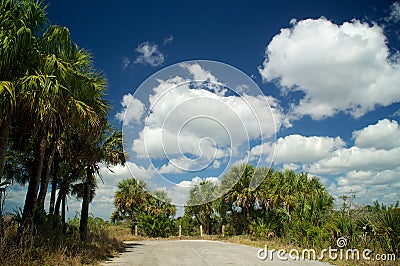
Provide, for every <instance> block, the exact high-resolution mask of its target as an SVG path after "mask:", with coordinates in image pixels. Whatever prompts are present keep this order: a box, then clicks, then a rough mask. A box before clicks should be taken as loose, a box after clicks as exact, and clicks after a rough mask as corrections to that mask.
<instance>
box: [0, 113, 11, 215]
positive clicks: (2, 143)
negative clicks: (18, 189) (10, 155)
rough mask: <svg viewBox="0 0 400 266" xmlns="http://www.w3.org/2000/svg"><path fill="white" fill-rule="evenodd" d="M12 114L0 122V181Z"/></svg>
mask: <svg viewBox="0 0 400 266" xmlns="http://www.w3.org/2000/svg"><path fill="white" fill-rule="evenodd" d="M11 115H12V114H11V113H10V114H8V115H7V116H6V117H4V118H3V122H2V123H0V183H1V177H2V176H3V172H4V164H5V162H6V153H7V147H8V137H9V135H10V125H11ZM0 212H1V210H0Z"/></svg>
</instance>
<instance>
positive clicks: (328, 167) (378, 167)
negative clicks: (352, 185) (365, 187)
mask: <svg viewBox="0 0 400 266" xmlns="http://www.w3.org/2000/svg"><path fill="white" fill-rule="evenodd" d="M399 161H400V147H398V148H395V149H391V150H383V149H382V150H377V149H375V148H369V149H364V148H359V147H357V146H353V147H351V148H349V149H341V150H337V151H335V152H334V153H333V154H332V156H331V157H329V158H326V159H323V160H321V161H318V162H316V163H313V164H312V165H311V166H310V167H309V168H308V170H309V172H312V173H317V174H340V173H347V172H350V171H358V170H363V171H375V172H378V171H384V170H387V169H394V168H396V167H397V166H398V164H399Z"/></svg>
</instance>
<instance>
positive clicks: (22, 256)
mask: <svg viewBox="0 0 400 266" xmlns="http://www.w3.org/2000/svg"><path fill="white" fill-rule="evenodd" d="M76 222H77V221H76V220H72V221H70V223H69V224H68V226H67V228H66V230H65V232H64V233H63V232H62V231H61V230H60V229H58V228H53V225H52V224H49V223H47V224H46V226H43V227H40V228H35V229H31V230H26V231H24V232H19V230H20V227H19V225H18V223H16V222H14V221H12V220H9V221H6V222H5V223H4V228H3V234H2V236H0V265H2V266H16V265H32V266H36V265H49V266H50V265H51V266H52V265H60V266H61V265H68V266H77V265H98V264H99V263H100V262H102V261H104V260H106V259H107V258H110V257H113V256H115V255H117V254H118V253H119V252H121V251H122V250H124V247H125V245H124V243H123V242H122V241H120V240H118V239H116V238H114V237H112V236H110V235H109V234H108V231H109V230H108V228H107V227H108V225H107V224H105V222H104V221H100V220H98V221H94V220H93V219H91V222H90V223H89V241H88V242H87V243H82V242H81V241H80V240H79V230H78V228H77V227H76V226H75V224H76ZM103 223H104V224H103Z"/></svg>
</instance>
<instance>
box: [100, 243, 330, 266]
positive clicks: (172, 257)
mask: <svg viewBox="0 0 400 266" xmlns="http://www.w3.org/2000/svg"><path fill="white" fill-rule="evenodd" d="M258 250H259V249H258V248H255V247H250V246H245V245H240V244H233V243H226V242H220V241H209V240H157V241H155V240H152V241H137V242H129V243H127V248H126V252H124V253H122V254H120V256H118V257H116V258H113V259H112V260H109V261H106V262H104V263H103V264H102V265H278V266H279V265H316V266H317V265H321V266H322V265H329V264H327V263H322V262H318V261H293V260H290V259H289V260H287V261H281V260H279V259H278V258H277V257H275V258H274V259H273V260H272V261H271V260H270V259H269V258H267V259H266V260H260V259H259V258H258V256H257V252H258Z"/></svg>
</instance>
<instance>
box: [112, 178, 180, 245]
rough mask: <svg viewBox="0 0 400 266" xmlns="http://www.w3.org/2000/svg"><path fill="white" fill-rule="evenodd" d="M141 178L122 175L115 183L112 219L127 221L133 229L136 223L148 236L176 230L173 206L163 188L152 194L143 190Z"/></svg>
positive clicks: (143, 185) (164, 235)
mask: <svg viewBox="0 0 400 266" xmlns="http://www.w3.org/2000/svg"><path fill="white" fill-rule="evenodd" d="M145 187H146V184H145V183H144V182H141V183H140V184H139V182H137V181H136V180H135V179H134V178H130V179H124V180H122V181H121V182H120V183H119V184H118V188H117V191H116V192H115V199H114V206H115V210H114V212H113V214H112V215H111V221H112V222H113V223H115V222H119V221H127V222H128V223H129V224H130V226H131V228H132V232H134V228H135V226H139V232H140V233H142V234H144V235H146V236H151V237H158V236H160V237H166V236H169V235H171V234H173V233H175V232H176V228H175V225H174V222H173V217H174V215H175V212H176V208H175V206H173V205H172V204H170V199H169V198H168V197H167V194H166V192H165V191H161V190H160V191H155V192H154V195H155V196H156V197H157V198H155V197H153V196H152V195H151V194H150V193H148V192H147V191H146V190H145Z"/></svg>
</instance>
